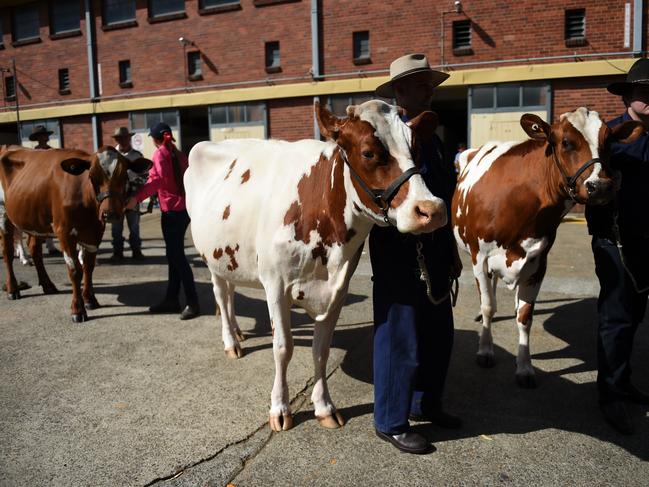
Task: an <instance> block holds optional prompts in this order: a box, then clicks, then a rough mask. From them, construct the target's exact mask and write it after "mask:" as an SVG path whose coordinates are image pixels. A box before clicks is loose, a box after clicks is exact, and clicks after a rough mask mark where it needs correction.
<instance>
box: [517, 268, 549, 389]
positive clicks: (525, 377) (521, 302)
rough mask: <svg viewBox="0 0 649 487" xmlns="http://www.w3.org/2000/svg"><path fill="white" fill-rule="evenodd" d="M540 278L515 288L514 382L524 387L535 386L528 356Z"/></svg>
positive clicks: (530, 387)
mask: <svg viewBox="0 0 649 487" xmlns="http://www.w3.org/2000/svg"><path fill="white" fill-rule="evenodd" d="M542 280H543V277H542V276H541V279H539V280H538V282H536V279H535V280H534V282H533V283H531V284H530V283H529V282H525V283H521V284H519V286H518V289H517V290H516V326H517V327H518V354H517V355H516V383H517V384H518V385H519V386H520V387H523V388H525V389H533V388H535V387H536V378H535V374H534V368H533V367H532V359H531V356H530V329H531V328H532V315H533V312H534V303H535V302H536V297H537V296H538V294H539V290H540V289H541V281H542Z"/></svg>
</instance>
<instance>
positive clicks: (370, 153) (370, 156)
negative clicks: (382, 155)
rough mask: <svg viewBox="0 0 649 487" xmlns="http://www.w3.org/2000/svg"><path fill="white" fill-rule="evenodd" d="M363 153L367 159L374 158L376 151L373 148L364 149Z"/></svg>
mask: <svg viewBox="0 0 649 487" xmlns="http://www.w3.org/2000/svg"><path fill="white" fill-rule="evenodd" d="M361 155H362V156H363V157H364V158H365V159H368V160H369V159H374V152H372V151H371V150H364V151H363V152H362V153H361Z"/></svg>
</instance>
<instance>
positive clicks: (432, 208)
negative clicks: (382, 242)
mask: <svg viewBox="0 0 649 487" xmlns="http://www.w3.org/2000/svg"><path fill="white" fill-rule="evenodd" d="M410 216H411V218H412V228H411V229H408V230H406V231H407V232H409V233H414V234H419V233H430V232H432V231H434V230H437V229H438V228H440V227H443V226H444V225H446V223H447V222H448V218H447V216H446V204H445V203H444V201H442V200H441V199H439V198H436V199H433V200H420V201H417V202H415V204H414V205H413V208H412V213H411V215H410ZM399 230H401V228H399Z"/></svg>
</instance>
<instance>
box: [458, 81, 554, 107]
mask: <svg viewBox="0 0 649 487" xmlns="http://www.w3.org/2000/svg"><path fill="white" fill-rule="evenodd" d="M469 94H470V95H469V96H470V98H471V110H472V111H473V110H479V111H483V112H494V111H501V112H511V111H517V110H519V109H520V108H523V107H524V108H525V109H535V108H539V109H540V108H543V109H545V107H547V106H548V103H549V101H548V100H549V96H550V87H549V86H548V85H546V84H535V83H525V84H518V83H502V84H498V85H479V86H472V87H471V88H470V90H469Z"/></svg>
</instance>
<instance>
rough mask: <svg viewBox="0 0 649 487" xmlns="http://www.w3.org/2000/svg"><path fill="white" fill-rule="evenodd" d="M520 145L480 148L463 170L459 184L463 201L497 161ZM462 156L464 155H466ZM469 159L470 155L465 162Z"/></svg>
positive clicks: (484, 146)
mask: <svg viewBox="0 0 649 487" xmlns="http://www.w3.org/2000/svg"><path fill="white" fill-rule="evenodd" d="M518 144H520V142H515V141H511V142H487V143H486V144H485V145H483V146H482V147H480V149H479V150H478V153H477V154H476V155H475V157H474V158H473V159H471V162H468V163H465V166H464V169H463V170H462V173H461V179H460V182H459V183H458V190H459V191H460V192H461V193H462V199H464V197H465V196H466V193H467V192H468V191H469V190H470V189H471V188H472V187H473V186H474V185H475V184H476V183H477V182H478V181H480V179H481V178H482V176H484V175H485V174H486V173H487V171H488V170H489V168H490V167H491V165H492V164H493V162H494V161H495V160H496V159H498V158H499V157H500V156H502V155H503V154H504V153H506V152H507V151H508V150H509V149H511V148H512V147H514V146H515V145H518ZM464 152H467V151H464ZM487 153H488V154H487ZM462 155H464V153H463V154H462ZM460 157H462V156H460ZM467 157H468V155H467V156H466V157H465V161H466V158H467Z"/></svg>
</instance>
